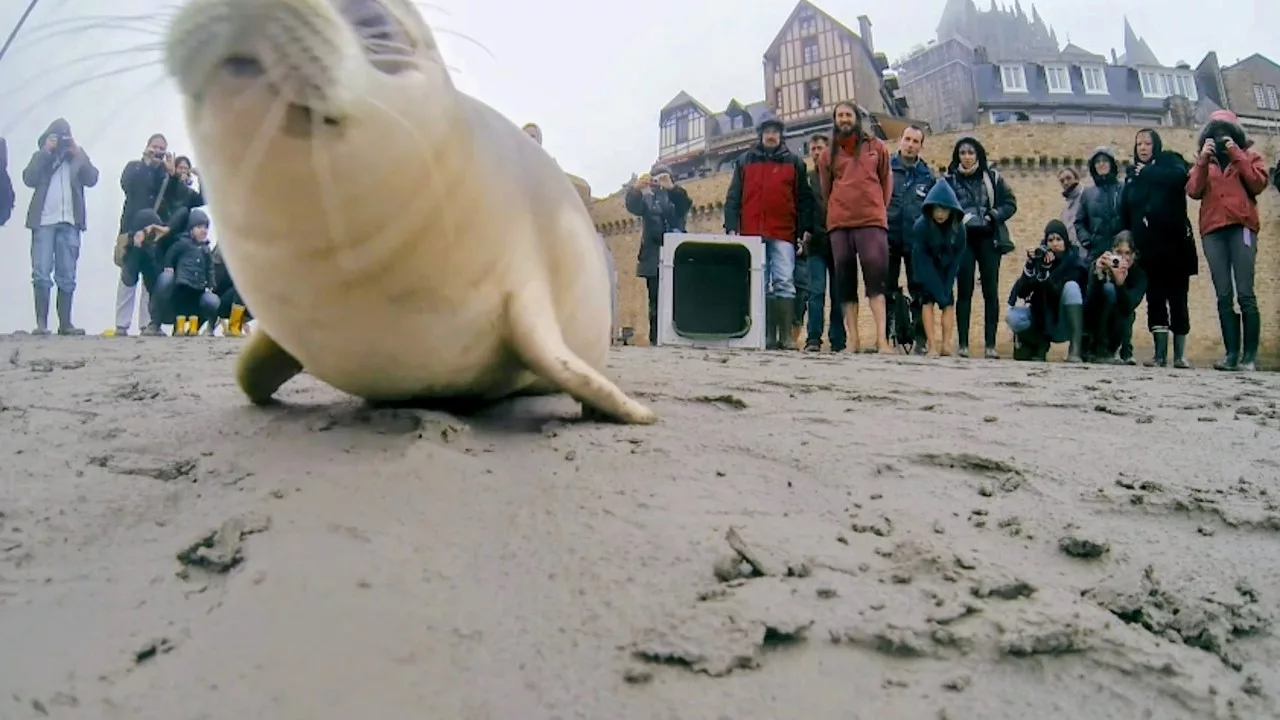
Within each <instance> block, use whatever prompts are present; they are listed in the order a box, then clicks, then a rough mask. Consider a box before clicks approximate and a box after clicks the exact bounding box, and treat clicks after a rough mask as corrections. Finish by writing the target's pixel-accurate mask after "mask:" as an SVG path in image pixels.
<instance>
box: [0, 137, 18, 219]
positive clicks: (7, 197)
mask: <svg viewBox="0 0 1280 720" xmlns="http://www.w3.org/2000/svg"><path fill="white" fill-rule="evenodd" d="M17 199H18V196H17V194H16V193H14V191H13V180H12V179H11V178H10V177H9V145H8V144H7V143H5V141H4V138H0V226H3V225H4V224H5V223H7V222H9V218H11V217H13V206H14V205H15V204H16V203H17Z"/></svg>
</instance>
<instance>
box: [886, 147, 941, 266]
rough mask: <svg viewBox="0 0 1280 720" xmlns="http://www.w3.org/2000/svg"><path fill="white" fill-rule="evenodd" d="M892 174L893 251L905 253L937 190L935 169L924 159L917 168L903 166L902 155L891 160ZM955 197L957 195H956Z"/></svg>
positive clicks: (890, 238)
mask: <svg viewBox="0 0 1280 720" xmlns="http://www.w3.org/2000/svg"><path fill="white" fill-rule="evenodd" d="M889 172H890V173H891V174H892V177H893V192H892V195H891V196H890V197H889V209H888V220H889V247H891V248H893V249H895V250H897V251H898V252H902V251H903V249H904V245H905V246H909V245H910V242H904V241H905V240H909V239H910V236H911V234H912V232H913V228H914V227H915V224H916V220H917V219H919V217H920V211H921V208H922V207H923V204H924V201H925V196H926V195H927V194H928V192H929V190H930V189H931V188H932V187H933V184H934V182H933V180H934V177H933V169H932V168H930V167H929V163H927V162H925V161H924V159H923V158H916V162H915V164H914V165H907V164H906V163H904V162H902V153H894V154H893V155H891V156H890V157H889ZM953 194H954V193H953Z"/></svg>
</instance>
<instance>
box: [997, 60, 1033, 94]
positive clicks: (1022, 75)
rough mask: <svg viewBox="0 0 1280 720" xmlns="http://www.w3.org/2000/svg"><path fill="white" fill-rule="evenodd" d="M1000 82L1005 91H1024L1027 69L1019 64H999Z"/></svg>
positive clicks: (1025, 89) (1025, 88)
mask: <svg viewBox="0 0 1280 720" xmlns="http://www.w3.org/2000/svg"><path fill="white" fill-rule="evenodd" d="M1000 83H1001V85H1003V86H1004V91H1005V92H1026V91H1027V71H1026V69H1025V68H1024V67H1023V66H1021V65H1001V66H1000Z"/></svg>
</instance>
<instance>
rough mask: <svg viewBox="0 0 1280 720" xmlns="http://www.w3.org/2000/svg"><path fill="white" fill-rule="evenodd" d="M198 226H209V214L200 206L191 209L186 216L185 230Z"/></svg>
mask: <svg viewBox="0 0 1280 720" xmlns="http://www.w3.org/2000/svg"><path fill="white" fill-rule="evenodd" d="M198 227H209V214H208V213H206V212H205V211H203V210H201V209H200V208H196V209H195V210H192V211H191V214H190V215H189V216H187V230H193V229H195V228H198Z"/></svg>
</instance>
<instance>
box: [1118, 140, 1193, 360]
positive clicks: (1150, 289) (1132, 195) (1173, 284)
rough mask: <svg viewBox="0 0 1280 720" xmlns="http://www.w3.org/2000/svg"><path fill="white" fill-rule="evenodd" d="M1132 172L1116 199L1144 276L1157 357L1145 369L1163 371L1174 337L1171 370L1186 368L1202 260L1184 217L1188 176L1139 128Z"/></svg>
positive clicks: (1179, 160)
mask: <svg viewBox="0 0 1280 720" xmlns="http://www.w3.org/2000/svg"><path fill="white" fill-rule="evenodd" d="M1133 160H1134V165H1133V169H1132V170H1130V171H1129V175H1128V177H1127V178H1126V179H1125V185H1124V191H1123V193H1122V194H1121V196H1120V222H1121V225H1122V227H1123V228H1124V229H1125V230H1128V231H1129V232H1131V233H1133V237H1134V241H1135V243H1136V244H1137V250H1138V257H1139V262H1141V263H1142V266H1143V269H1144V270H1146V274H1147V328H1148V329H1149V330H1150V331H1151V338H1152V340H1153V341H1154V343H1155V356H1154V357H1153V358H1152V359H1151V361H1150V362H1148V363H1147V364H1148V365H1149V366H1158V367H1165V366H1166V365H1167V364H1168V357H1169V335H1170V333H1172V334H1173V365H1174V367H1179V368H1189V367H1191V364H1190V363H1188V362H1187V356H1186V352H1187V335H1189V334H1190V333H1191V312H1190V310H1189V308H1188V306H1187V296H1188V294H1189V293H1190V291H1191V276H1193V275H1195V274H1196V273H1197V272H1199V267H1200V256H1199V255H1198V254H1197V253H1196V240H1195V236H1194V235H1193V234H1192V232H1191V221H1190V219H1188V218H1187V193H1186V185H1187V172H1188V171H1189V170H1190V169H1191V166H1190V165H1189V164H1188V163H1187V161H1186V160H1184V159H1183V157H1182V156H1181V155H1179V154H1178V153H1176V152H1173V151H1172V150H1165V149H1164V143H1163V142H1161V140H1160V133H1158V132H1156V131H1155V130H1153V129H1151V128H1143V129H1142V130H1139V131H1138V133H1137V135H1135V136H1134V141H1133Z"/></svg>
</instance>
